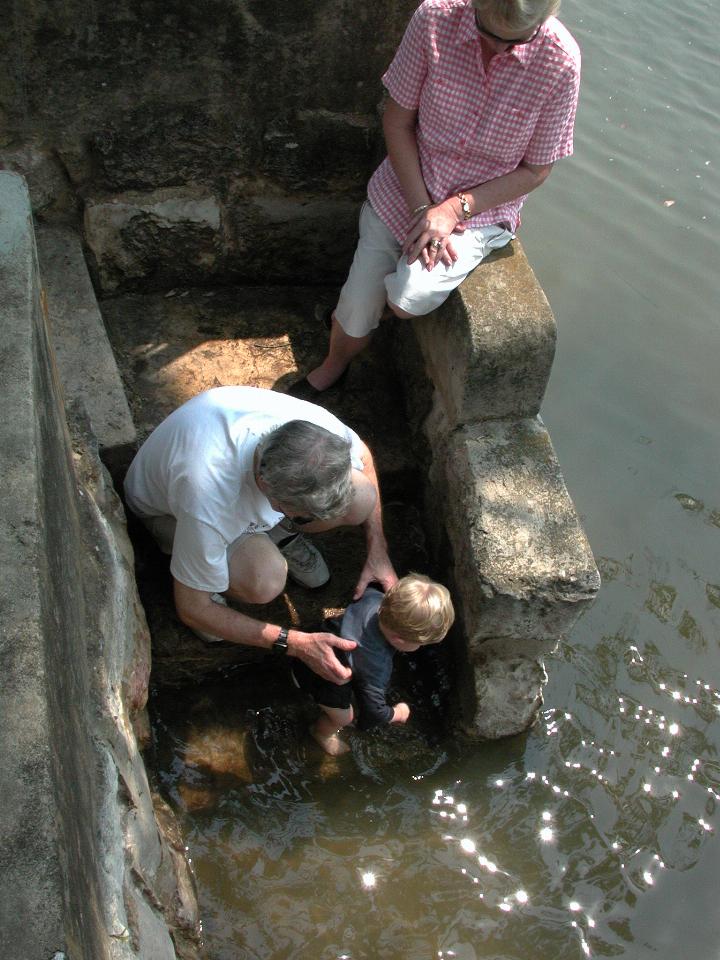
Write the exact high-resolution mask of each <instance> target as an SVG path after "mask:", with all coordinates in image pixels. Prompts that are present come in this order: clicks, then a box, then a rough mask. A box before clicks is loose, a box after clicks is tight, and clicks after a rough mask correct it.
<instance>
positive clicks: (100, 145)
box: [0, 0, 416, 293]
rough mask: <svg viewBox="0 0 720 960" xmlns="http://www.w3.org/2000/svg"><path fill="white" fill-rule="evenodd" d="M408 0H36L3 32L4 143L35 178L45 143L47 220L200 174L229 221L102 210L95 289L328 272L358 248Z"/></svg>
mask: <svg viewBox="0 0 720 960" xmlns="http://www.w3.org/2000/svg"><path fill="white" fill-rule="evenodd" d="M415 6H416V0H387V2H385V3H383V4H370V5H365V6H362V7H358V6H357V4H354V3H351V2H350V0H340V2H335V0H318V2H316V3H305V2H303V3H301V4H294V5H291V6H288V4H287V3H286V2H285V0H261V2H260V0H247V2H243V3H241V4H238V3H237V2H235V0H211V2H210V5H209V6H205V7H202V8H200V7H198V6H197V4H193V3H190V2H189V0H179V2H177V3H175V4H173V5H172V6H170V7H169V6H168V5H167V4H164V3H158V2H156V0H151V2H143V3H140V2H139V0H118V2H117V3H114V4H112V5H111V6H108V5H104V6H102V7H98V8H92V9H88V8H87V7H86V6H85V5H83V4H78V3H68V4H60V5H58V4H57V3H52V2H51V0H27V2H26V3H23V5H22V9H21V8H20V7H19V6H18V7H14V8H13V10H12V11H11V12H10V13H9V15H8V16H7V17H6V18H5V20H4V22H3V27H4V29H3V31H0V121H2V120H4V123H3V122H0V147H5V148H7V149H9V150H13V151H14V155H15V156H16V159H17V164H16V165H15V166H14V167H13V169H17V170H19V171H20V172H22V173H23V174H25V176H27V177H29V178H30V179H31V180H35V179H36V178H37V176H38V173H39V168H38V166H37V162H36V160H35V159H34V158H33V157H34V154H33V150H34V151H35V152H36V153H37V156H40V155H42V157H43V161H42V164H41V166H42V169H43V170H45V169H46V168H47V171H48V172H47V175H46V174H45V173H43V177H45V176H46V177H47V181H48V184H49V183H50V179H51V177H52V190H48V189H47V188H46V187H45V186H43V188H42V189H40V190H39V191H38V204H39V207H38V209H39V208H40V207H43V209H46V210H47V215H48V216H50V214H51V213H53V211H54V210H55V206H57V207H58V210H59V209H61V208H62V209H63V210H65V209H66V208H67V210H68V211H74V210H75V209H76V208H77V207H80V208H81V207H82V203H83V202H84V200H85V199H86V198H90V199H89V201H88V203H89V206H90V207H91V208H92V207H94V206H96V205H97V204H98V203H100V204H102V203H103V202H105V201H107V202H110V201H111V200H112V199H113V197H115V198H116V199H117V200H118V203H119V204H120V205H121V206H122V205H123V204H125V203H126V202H129V203H130V205H131V206H133V204H134V203H135V201H133V200H128V197H127V194H128V193H129V192H131V191H136V192H140V193H141V194H142V195H148V194H154V193H155V192H156V191H158V190H161V189H168V190H171V191H173V193H175V192H176V191H178V190H182V189H189V190H193V189H197V188H198V187H201V188H202V190H204V191H205V192H206V194H207V195H208V196H210V197H212V198H213V202H215V203H217V204H218V205H219V207H220V209H221V210H222V211H223V213H222V216H223V219H225V218H227V220H228V222H229V223H234V224H237V226H238V230H237V231H233V230H230V231H229V232H228V235H227V236H215V232H214V230H213V229H212V227H211V228H210V229H209V232H208V231H207V230H205V229H203V228H201V227H200V225H199V224H198V223H195V225H194V227H193V228H190V227H189V226H188V224H187V223H186V224H185V226H184V227H183V228H182V229H180V225H179V224H178V222H177V221H178V217H177V216H175V215H173V214H167V213H166V212H159V211H154V212H153V211H151V210H137V211H132V212H126V213H127V215H123V214H122V213H118V214H117V215H115V216H111V215H110V214H109V213H107V212H103V211H96V214H91V215H90V221H89V227H90V229H89V233H88V241H89V247H90V250H91V252H92V253H93V254H95V255H96V256H98V258H102V262H99V263H98V269H97V271H96V272H94V273H93V277H94V279H95V280H96V281H98V282H99V286H100V288H101V290H102V292H103V293H111V292H113V291H115V290H121V289H123V290H129V289H132V288H133V286H142V287H143V288H144V289H158V290H161V289H168V287H170V286H172V285H174V284H175V283H186V284H190V283H203V282H206V281H207V279H208V278H212V279H213V280H216V279H218V278H223V277H225V278H227V277H228V276H229V279H231V280H233V281H245V282H250V283H257V282H258V281H260V282H268V281H269V280H270V274H269V270H270V269H272V271H273V278H274V279H275V280H277V281H278V282H281V283H287V282H292V283H314V284H322V283H324V284H327V283H334V282H335V281H336V280H340V279H342V277H343V274H344V273H345V272H346V270H347V268H348V266H349V263H350V259H351V256H352V248H353V245H354V239H355V232H356V226H355V224H356V211H355V209H352V210H350V209H349V206H353V205H354V204H356V203H358V202H359V201H360V200H361V199H362V197H363V196H364V192H365V188H366V184H367V180H368V177H369V175H370V173H371V172H372V170H373V168H374V167H375V165H376V164H377V162H378V161H379V159H380V157H381V156H382V153H383V144H382V135H381V131H380V123H379V109H378V107H379V104H380V102H381V99H382V86H381V82H380V77H381V75H382V73H383V72H384V70H385V69H386V67H387V65H388V63H389V62H390V60H391V58H392V55H393V52H394V50H395V48H396V46H397V43H398V41H399V39H400V37H401V35H402V32H403V30H404V28H405V26H406V24H407V21H408V19H409V18H410V16H411V14H412V12H413V10H414V9H415ZM3 134H4V135H3ZM25 145H33V146H32V147H30V146H25ZM38 151H39V153H38ZM68 191H69V193H68ZM33 195H35V190H34V189H33ZM50 195H52V197H53V200H52V204H51V205H50V206H46V205H47V203H48V197H49V196H50ZM243 196H244V197H252V198H258V199H259V200H268V201H269V202H270V203H271V204H274V206H273V209H272V210H270V211H269V212H266V211H264V210H262V209H260V208H258V209H255V210H252V209H249V208H248V204H244V203H243ZM100 198H104V200H100ZM139 202H140V204H141V205H142V203H143V202H144V201H143V200H142V199H140V201H139ZM150 202H151V203H152V201H150ZM249 207H253V202H252V201H251V202H250V204H249ZM281 207H284V208H285V214H284V215H282V216H281V214H280V212H279V211H280V208H281ZM265 216H267V217H268V219H267V222H266V221H265V220H264V217H265ZM98 220H99V222H97V221H98ZM168 220H170V221H172V222H173V224H174V227H173V228H172V229H170V228H169V227H168V225H167V221H168ZM265 227H267V235H266V233H265ZM245 228H249V230H250V236H251V239H252V243H251V244H250V245H248V244H247V243H246V242H245V237H246V235H247V233H248V230H247V229H245ZM96 229H97V230H99V231H100V232H101V233H102V234H103V237H102V238H99V237H96V236H95V230H96ZM221 233H222V231H221ZM236 235H237V236H238V238H239V242H240V246H239V247H235V237H236ZM225 254H227V258H226V259H227V264H225V263H224V262H223V256H224V255H225ZM226 269H227V271H228V272H227V273H225V272H224V271H225V270H226Z"/></svg>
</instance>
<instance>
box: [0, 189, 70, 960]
mask: <svg viewBox="0 0 720 960" xmlns="http://www.w3.org/2000/svg"><path fill="white" fill-rule="evenodd" d="M0 196H1V197H2V210H3V216H2V219H1V220H0V289H2V291H3V293H2V297H0V331H1V332H0V337H1V338H2V339H1V343H2V350H1V351H0V366H1V369H2V383H3V404H4V415H3V418H2V425H1V426H0V430H1V431H2V438H1V440H0V472H1V473H2V477H3V502H2V514H1V516H0V525H1V529H2V536H0V574H1V576H0V609H1V610H2V627H1V633H0V661H1V662H2V675H3V682H2V684H1V685H0V715H1V716H2V718H3V721H2V724H0V756H2V762H1V763H0V808H1V809H2V811H3V843H2V844H0V927H1V928H2V931H3V953H4V955H5V956H6V957H7V958H8V960H45V958H46V957H49V956H52V954H53V952H54V951H55V950H62V949H64V945H65V934H64V929H63V903H62V889H63V878H62V867H61V861H60V856H59V850H58V835H57V824H56V820H55V797H54V787H53V780H52V745H51V741H50V736H49V725H50V724H49V715H48V706H47V700H46V696H45V685H46V675H47V670H48V668H47V664H46V660H45V651H44V646H43V626H44V624H43V618H42V613H41V595H42V586H43V585H42V581H41V576H40V569H41V567H40V565H41V557H42V542H43V533H42V525H41V516H40V511H41V504H40V497H39V490H38V485H39V477H38V469H39V467H38V464H37V462H36V456H35V444H34V430H35V412H34V409H33V406H34V397H33V382H32V379H33V378H32V376H31V370H32V364H33V361H34V350H35V344H34V333H33V322H34V323H39V313H40V305H39V302H38V300H37V298H36V290H35V279H36V278H35V269H34V250H33V244H32V221H31V214H30V201H29V197H28V195H27V192H26V188H25V185H24V183H23V181H22V179H21V178H20V177H19V176H16V175H14V174H11V173H7V172H5V173H2V172H0ZM21 318H22V321H23V322H21Z"/></svg>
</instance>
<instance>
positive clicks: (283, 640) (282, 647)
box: [272, 627, 288, 656]
mask: <svg viewBox="0 0 720 960" xmlns="http://www.w3.org/2000/svg"><path fill="white" fill-rule="evenodd" d="M272 652H273V653H275V654H280V655H281V656H285V655H286V654H287V652H288V631H287V628H286V627H280V633H279V634H278V635H277V640H276V641H275V643H273V645H272Z"/></svg>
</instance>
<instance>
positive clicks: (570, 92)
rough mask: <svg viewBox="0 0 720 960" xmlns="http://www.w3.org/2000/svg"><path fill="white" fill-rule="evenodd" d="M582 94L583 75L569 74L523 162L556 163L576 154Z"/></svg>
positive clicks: (538, 125)
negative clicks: (573, 153) (574, 146)
mask: <svg viewBox="0 0 720 960" xmlns="http://www.w3.org/2000/svg"><path fill="white" fill-rule="evenodd" d="M579 93H580V72H579V71H578V70H568V71H567V72H566V73H564V74H563V75H562V77H561V78H560V80H559V82H558V83H557V84H556V85H555V88H554V90H553V92H552V94H551V95H550V97H548V100H547V102H546V104H545V106H544V107H543V109H542V112H541V113H540V116H539V117H538V121H537V123H536V124H535V130H534V132H533V135H532V139H531V140H530V143H529V144H528V147H527V150H526V151H525V156H524V157H523V159H524V160H525V161H526V162H527V163H536V164H545V163H555V161H556V160H560V159H561V158H562V157H569V156H570V154H571V153H572V152H573V129H574V127H575V114H576V112H577V104H578V96H579Z"/></svg>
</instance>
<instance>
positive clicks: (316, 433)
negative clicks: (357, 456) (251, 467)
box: [257, 420, 353, 520]
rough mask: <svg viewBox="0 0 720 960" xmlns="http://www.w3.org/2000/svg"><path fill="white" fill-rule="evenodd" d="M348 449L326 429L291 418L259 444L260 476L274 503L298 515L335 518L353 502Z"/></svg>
mask: <svg viewBox="0 0 720 960" xmlns="http://www.w3.org/2000/svg"><path fill="white" fill-rule="evenodd" d="M350 447H351V444H350V441H349V440H343V439H342V437H338V436H337V435H336V434H334V433H330V431H329V430H325V429H324V427H318V426H316V425H315V424H314V423H309V422H308V421H307V420H290V421H289V422H288V423H285V424H283V425H282V426H281V427H278V428H277V429H276V430H273V431H272V433H270V434H268V436H267V437H264V438H263V439H262V440H261V441H260V443H259V444H258V450H259V463H258V465H257V472H258V476H259V477H260V479H261V480H262V481H263V483H264V485H265V489H266V491H267V493H268V494H269V495H270V497H271V498H272V499H273V500H275V501H276V502H277V503H280V504H282V505H283V506H284V507H290V508H292V509H293V510H294V511H297V514H298V515H300V516H310V517H315V518H317V519H318V520H331V519H336V518H337V517H341V516H343V514H344V513H346V512H347V510H348V508H349V506H350V501H351V499H352V493H353V486H352V461H351V460H350Z"/></svg>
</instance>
